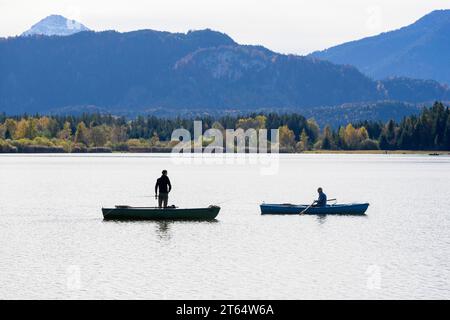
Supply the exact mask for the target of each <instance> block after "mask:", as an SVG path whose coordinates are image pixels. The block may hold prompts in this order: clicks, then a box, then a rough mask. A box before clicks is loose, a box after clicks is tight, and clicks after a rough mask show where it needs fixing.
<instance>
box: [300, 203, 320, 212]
mask: <svg viewBox="0 0 450 320" xmlns="http://www.w3.org/2000/svg"><path fill="white" fill-rule="evenodd" d="M316 202H317V201H316V200H314V202H313V203H311V204H310V205H309V206H307V207H306V209H305V210H303V211H302V212H300V213H299V214H305V212H306V211H307V210H308V209H309V208H311V207H312V206H313V205H314V203H316Z"/></svg>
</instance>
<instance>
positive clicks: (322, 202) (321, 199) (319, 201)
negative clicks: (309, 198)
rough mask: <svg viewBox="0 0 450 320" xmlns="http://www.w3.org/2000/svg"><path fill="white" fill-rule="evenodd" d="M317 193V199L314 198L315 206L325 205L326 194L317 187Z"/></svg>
mask: <svg viewBox="0 0 450 320" xmlns="http://www.w3.org/2000/svg"><path fill="white" fill-rule="evenodd" d="M317 192H318V193H319V199H317V200H316V204H315V205H314V206H315V207H324V206H326V205H327V195H326V194H325V193H324V192H323V190H322V188H319V189H317Z"/></svg>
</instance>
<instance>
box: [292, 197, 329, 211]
mask: <svg viewBox="0 0 450 320" xmlns="http://www.w3.org/2000/svg"><path fill="white" fill-rule="evenodd" d="M328 201H336V199H330V200H327V202H328ZM316 202H317V200H314V202H313V203H311V204H310V205H309V206H307V207H306V209H305V210H303V211H302V212H300V213H299V214H305V212H306V211H308V209H309V208H311V207H312V206H313V205H314V203H316Z"/></svg>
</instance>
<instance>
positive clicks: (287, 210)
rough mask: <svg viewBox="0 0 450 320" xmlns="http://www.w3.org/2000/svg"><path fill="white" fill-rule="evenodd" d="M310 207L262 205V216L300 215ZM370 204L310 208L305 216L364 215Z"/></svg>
mask: <svg viewBox="0 0 450 320" xmlns="http://www.w3.org/2000/svg"><path fill="white" fill-rule="evenodd" d="M308 206H309V205H295V204H262V205H260V208H261V214H299V213H300V212H302V211H303V210H305V209H306V208H307V207H308ZM368 207H369V204H368V203H352V204H335V205H327V206H324V207H310V208H309V209H308V210H306V211H305V213H304V214H338V215H339V214H340V215H364V214H365V212H366V210H367V208H368Z"/></svg>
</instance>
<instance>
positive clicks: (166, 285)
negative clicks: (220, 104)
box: [0, 154, 450, 299]
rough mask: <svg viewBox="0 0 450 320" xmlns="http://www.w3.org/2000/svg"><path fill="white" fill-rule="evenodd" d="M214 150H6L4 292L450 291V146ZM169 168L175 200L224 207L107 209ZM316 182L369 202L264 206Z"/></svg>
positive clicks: (281, 294) (252, 295) (143, 190)
mask: <svg viewBox="0 0 450 320" xmlns="http://www.w3.org/2000/svg"><path fill="white" fill-rule="evenodd" d="M207 160H208V159H206V160H205V159H197V158H184V159H176V158H173V157H172V156H171V155H167V154H166V155H165V154H112V155H1V156H0V177H1V183H0V240H1V246H0V298H1V299H19V298H25V299H28V298H44V299H51V298H63V299H78V298H95V299H113V298H118V299H128V298H131V299H135V298H137V299H145V298H147V299H369V298H374V299H449V298H450V232H449V230H450V157H448V156H439V157H431V156H427V155H324V154H321V155H318V154H317V155H315V154H305V155H287V154H286V155H279V158H276V159H271V160H270V161H272V162H273V163H272V162H271V165H268V164H267V163H263V162H261V161H260V159H258V156H257V155H256V156H254V158H247V159H233V158H230V159H227V160H225V161H221V160H220V159H216V160H217V161H207ZM275 162H276V163H275ZM272 164H273V166H272ZM269 167H270V170H267V169H268V168H269ZM162 169H167V170H168V172H169V177H170V179H171V181H172V184H173V187H174V188H173V192H172V193H171V194H170V198H169V204H175V205H177V206H180V207H198V206H208V205H210V204H218V205H220V206H221V207H222V210H221V212H220V214H219V216H218V217H217V220H216V221H213V222H186V221H185V222H154V221H139V222H136V221H135V222H114V221H103V217H102V214H101V208H102V206H104V207H109V206H114V205H116V204H128V205H136V206H154V205H155V203H156V202H155V199H154V198H153V197H152V195H153V194H154V184H155V180H156V178H158V177H159V176H160V173H161V170H162ZM319 186H321V187H323V188H324V191H325V193H326V194H327V195H328V198H337V199H338V202H369V203H370V207H369V209H368V211H367V215H366V216H261V215H260V211H259V206H258V205H259V204H260V203H261V202H263V201H265V202H268V203H269V202H275V203H306V204H309V203H311V202H312V200H313V199H314V198H316V197H317V194H316V189H317V187H319Z"/></svg>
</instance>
